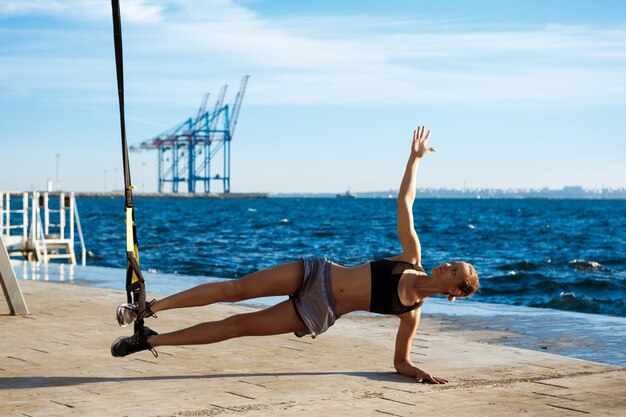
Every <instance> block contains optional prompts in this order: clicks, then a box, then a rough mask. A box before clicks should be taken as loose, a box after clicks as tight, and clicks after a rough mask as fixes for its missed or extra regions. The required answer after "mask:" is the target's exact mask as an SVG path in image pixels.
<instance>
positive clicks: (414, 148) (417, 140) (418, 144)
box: [411, 126, 437, 158]
mask: <svg viewBox="0 0 626 417" xmlns="http://www.w3.org/2000/svg"><path fill="white" fill-rule="evenodd" d="M424 130H426V129H425V128H424V126H422V127H421V128H420V127H418V128H417V130H414V131H413V144H412V145H411V152H412V153H413V155H415V156H416V157H418V158H422V157H423V156H424V155H426V154H427V153H429V152H437V150H436V149H435V148H429V147H428V139H430V130H429V131H428V132H427V133H426V135H424Z"/></svg>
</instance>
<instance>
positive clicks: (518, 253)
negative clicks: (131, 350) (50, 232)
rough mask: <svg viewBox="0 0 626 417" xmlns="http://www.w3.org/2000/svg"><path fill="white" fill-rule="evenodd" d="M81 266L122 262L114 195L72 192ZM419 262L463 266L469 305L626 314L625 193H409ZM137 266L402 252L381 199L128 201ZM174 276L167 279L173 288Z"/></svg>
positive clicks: (175, 267)
mask: <svg viewBox="0 0 626 417" xmlns="http://www.w3.org/2000/svg"><path fill="white" fill-rule="evenodd" d="M78 205H79V212H80V217H81V222H82V229H83V233H84V238H85V242H86V245H87V249H88V259H87V263H88V265H93V266H101V267H111V268H125V262H126V257H125V256H126V255H125V226H124V202H123V200H122V199H121V198H84V199H79V201H78ZM413 215H414V219H415V228H416V231H417V233H418V235H419V239H420V242H421V246H422V265H423V266H424V268H425V269H426V271H427V272H429V271H430V269H432V268H433V267H435V266H437V265H439V264H441V263H443V262H451V261H455V260H460V261H465V262H470V263H472V264H473V265H474V266H475V268H476V270H477V272H478V274H479V276H480V285H481V288H480V291H479V292H478V293H477V294H476V295H475V296H474V297H473V298H472V300H471V301H472V302H483V303H497V304H509V305H517V306H528V307H541V308H550V309H557V310H568V311H576V312H583V313H594V314H602V315H609V316H618V317H626V234H625V232H626V201H624V200H531V199H510V200H505V199H493V200H487V199H417V200H416V201H415V204H414V207H413ZM135 220H136V225H137V235H138V241H139V251H140V252H139V253H140V263H141V266H142V269H143V270H145V271H147V272H148V273H164V274H174V275H181V276H197V277H217V278H226V279H238V278H241V277H244V276H246V275H247V274H250V273H252V272H254V271H257V270H259V269H263V268H267V267H270V266H273V265H276V264H279V263H283V262H291V261H294V260H297V259H299V258H300V257H302V256H303V257H308V256H324V257H327V258H328V259H330V260H332V261H334V262H337V263H339V264H342V265H346V266H351V265H358V264H361V263H364V262H368V261H371V260H374V259H380V258H385V257H391V256H394V255H397V254H398V253H400V252H401V246H400V243H399V241H398V238H397V232H396V221H397V217H396V201H395V199H387V198H379V199H376V198H371V199H370V198H368V199H361V198H355V199H340V198H268V199H204V198H197V199H194V198H184V199H182V198H141V197H139V198H135ZM181 286H184V283H181V282H176V283H172V289H173V290H174V289H179V287H181Z"/></svg>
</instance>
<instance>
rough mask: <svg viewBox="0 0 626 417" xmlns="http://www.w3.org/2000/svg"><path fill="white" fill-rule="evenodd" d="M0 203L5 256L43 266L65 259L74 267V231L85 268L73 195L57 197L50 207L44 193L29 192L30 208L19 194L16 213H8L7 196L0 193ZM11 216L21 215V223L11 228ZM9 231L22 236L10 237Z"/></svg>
mask: <svg viewBox="0 0 626 417" xmlns="http://www.w3.org/2000/svg"><path fill="white" fill-rule="evenodd" d="M3 194H4V195H3ZM3 197H4V198H3ZM0 200H2V201H3V203H2V204H0V235H2V236H3V237H4V240H5V243H6V245H7V247H8V248H10V249H9V250H10V251H9V255H11V256H16V255H22V256H24V257H25V258H26V259H28V260H29V261H35V262H44V263H47V262H49V261H50V260H53V259H67V261H68V262H69V263H70V264H72V265H74V264H76V254H75V252H74V241H75V228H76V229H77V231H78V237H79V239H80V245H81V263H82V265H85V263H86V256H87V250H86V248H85V242H84V239H83V233H82V228H81V224H80V217H79V215H78V208H77V205H76V197H75V195H74V193H69V194H67V193H59V194H58V203H57V204H56V205H55V207H52V206H53V205H52V204H51V200H53V199H52V198H51V195H50V193H47V192H45V193H40V192H33V193H32V196H31V199H30V202H31V204H30V207H29V198H28V194H27V193H23V194H22V207H21V208H20V209H13V210H12V209H11V195H10V193H0ZM54 200H56V199H54ZM29 212H30V216H29ZM11 213H14V214H21V219H22V223H21V224H12V222H11ZM42 214H43V217H42ZM29 217H30V219H29ZM29 220H30V221H29ZM14 223H15V222H14ZM13 229H21V232H22V233H21V234H20V235H16V234H12V233H11V231H12V230H13Z"/></svg>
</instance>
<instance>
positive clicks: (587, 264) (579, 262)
mask: <svg viewBox="0 0 626 417" xmlns="http://www.w3.org/2000/svg"><path fill="white" fill-rule="evenodd" d="M568 264H569V265H571V266H572V267H573V268H574V269H577V270H579V271H582V272H589V271H604V272H610V271H611V269H610V268H608V267H606V266H604V265H602V264H601V263H600V262H596V261H587V260H585V259H573V260H571V261H569V262H568Z"/></svg>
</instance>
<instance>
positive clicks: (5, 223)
mask: <svg viewBox="0 0 626 417" xmlns="http://www.w3.org/2000/svg"><path fill="white" fill-rule="evenodd" d="M12 194H14V195H16V196H19V194H20V193H0V235H2V236H3V237H5V239H6V240H7V242H8V243H9V244H10V243H11V242H13V241H19V240H20V237H21V240H24V241H25V240H26V239H27V237H28V193H21V194H22V207H21V208H16V209H11V197H12ZM12 213H13V214H16V215H21V219H22V223H17V224H11V218H12V217H11V214H12ZM17 229H21V230H22V232H21V234H15V233H12V230H17Z"/></svg>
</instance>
